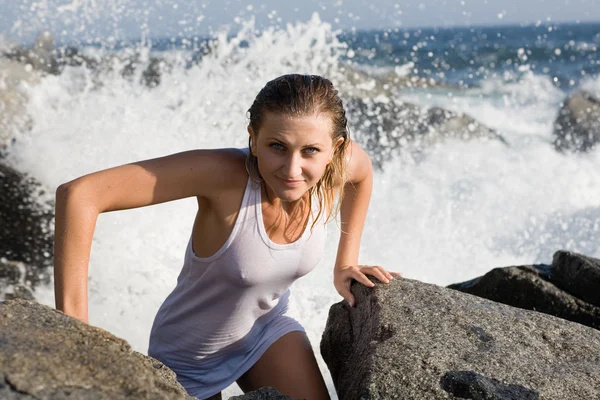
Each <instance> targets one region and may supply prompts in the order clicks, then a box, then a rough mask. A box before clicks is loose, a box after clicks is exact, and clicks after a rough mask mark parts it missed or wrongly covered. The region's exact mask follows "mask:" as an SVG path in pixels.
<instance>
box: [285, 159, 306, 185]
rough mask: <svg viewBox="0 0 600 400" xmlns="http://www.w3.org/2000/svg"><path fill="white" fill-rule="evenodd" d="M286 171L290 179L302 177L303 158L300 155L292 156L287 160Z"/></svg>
mask: <svg viewBox="0 0 600 400" xmlns="http://www.w3.org/2000/svg"><path fill="white" fill-rule="evenodd" d="M284 170H285V174H286V178H288V179H294V178H297V177H299V176H300V175H302V157H301V156H300V155H298V154H293V153H292V154H290V155H289V157H287V159H286V162H285V166H284Z"/></svg>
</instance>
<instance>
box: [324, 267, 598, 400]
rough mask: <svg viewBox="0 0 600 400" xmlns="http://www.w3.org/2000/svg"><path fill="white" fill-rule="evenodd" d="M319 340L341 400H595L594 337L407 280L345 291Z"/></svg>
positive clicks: (548, 320) (558, 322) (553, 321)
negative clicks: (351, 299) (348, 297)
mask: <svg viewBox="0 0 600 400" xmlns="http://www.w3.org/2000/svg"><path fill="white" fill-rule="evenodd" d="M352 292H353V293H354V296H356V300H357V306H356V307H355V308H349V307H348V306H347V305H346V304H345V303H344V302H341V303H338V304H334V305H333V306H332V307H331V309H330V313H329V318H328V321H327V326H326V328H325V332H324V333H323V338H322V341H321V354H322V355H323V358H324V359H325V361H326V363H327V365H328V366H329V369H330V371H331V375H332V378H333V381H334V384H335V387H336V389H337V392H338V395H339V398H340V399H422V400H426V399H444V398H447V399H448V398H449V399H455V398H471V399H537V398H540V399H553V400H561V399H565V400H566V399H569V400H573V399H597V398H599V397H600V384H599V382H600V332H598V331H596V330H595V329H592V328H589V327H586V326H583V325H579V324H575V323H572V322H569V321H565V320H562V319H558V318H554V317H552V316H549V315H546V314H541V313H537V312H534V311H527V310H522V309H519V308H515V307H510V306H507V305H504V304H499V303H496V302H493V301H490V300H486V299H482V298H479V297H475V296H471V295H469V294H465V293H461V292H458V291H455V290H450V289H446V288H442V287H439V286H435V285H429V284H425V283H420V282H417V281H412V280H407V279H395V280H394V281H392V282H391V283H390V284H387V285H382V284H377V285H376V286H375V288H373V289H369V288H366V287H364V286H363V285H360V284H356V283H355V284H354V285H353V286H352Z"/></svg>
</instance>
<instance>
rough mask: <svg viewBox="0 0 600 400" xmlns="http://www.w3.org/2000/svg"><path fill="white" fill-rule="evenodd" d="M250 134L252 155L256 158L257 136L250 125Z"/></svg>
mask: <svg viewBox="0 0 600 400" xmlns="http://www.w3.org/2000/svg"><path fill="white" fill-rule="evenodd" d="M248 134H249V135H250V154H252V155H253V156H254V157H256V139H257V138H256V134H255V133H254V129H252V127H251V126H250V125H248Z"/></svg>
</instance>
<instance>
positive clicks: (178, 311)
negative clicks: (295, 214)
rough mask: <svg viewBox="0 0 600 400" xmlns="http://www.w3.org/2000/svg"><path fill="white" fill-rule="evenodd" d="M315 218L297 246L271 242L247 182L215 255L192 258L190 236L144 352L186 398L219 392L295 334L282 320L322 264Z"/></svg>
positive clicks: (321, 231) (291, 323)
mask: <svg viewBox="0 0 600 400" xmlns="http://www.w3.org/2000/svg"><path fill="white" fill-rule="evenodd" d="M313 204H315V202H313ZM317 213H318V210H313V214H312V215H311V216H310V218H309V221H308V223H307V226H306V228H305V230H304V232H303V234H302V236H301V237H300V238H299V239H298V240H297V241H296V242H294V243H291V244H277V243H274V242H273V241H272V240H271V239H270V238H269V236H268V235H267V232H266V230H265V227H264V223H263V218H262V208H261V190H260V185H259V184H257V183H255V182H254V181H253V180H252V179H251V178H249V179H248V183H247V185H246V189H245V192H244V197H243V200H242V204H241V207H240V210H239V214H238V217H237V220H236V222H235V225H234V228H233V231H232V232H231V235H230V236H229V238H228V239H227V241H226V242H225V244H224V245H223V246H222V247H221V249H219V250H218V251H217V252H216V253H215V254H214V255H212V256H210V257H207V258H201V257H198V256H196V255H195V254H194V251H193V248H192V239H191V238H190V240H189V242H188V246H187V250H186V253H185V261H184V264H183V269H182V271H181V273H180V274H179V277H178V278H177V286H176V287H175V289H174V290H173V292H172V293H171V294H170V295H169V296H168V297H167V299H166V300H165V301H164V303H163V304H162V306H161V307H160V309H159V311H158V313H157V315H156V318H155V320H154V324H153V327H152V330H151V334H150V347H149V350H148V354H149V355H150V356H152V357H154V358H157V359H158V360H160V361H162V362H163V363H164V364H165V365H167V366H168V367H170V368H171V369H172V370H173V371H175V373H176V374H177V375H178V379H179V381H180V382H181V383H182V385H183V386H184V387H185V388H186V389H187V390H188V392H189V393H190V394H191V395H193V396H197V397H201V398H202V397H208V396H211V395H212V394H215V393H217V392H219V391H220V390H222V389H224V388H225V387H227V386H229V384H231V383H233V381H235V380H237V379H238V378H239V376H241V375H242V374H243V373H244V372H246V371H247V370H248V369H249V368H250V367H251V366H252V365H253V364H254V363H255V362H256V361H257V360H258V358H260V356H261V355H262V353H263V352H264V351H266V349H267V348H268V346H269V345H270V344H272V343H273V342H274V341H275V340H277V339H278V338H279V337H281V336H282V335H284V334H285V333H288V332H290V331H292V330H302V327H301V326H300V325H299V324H298V323H297V322H296V321H295V320H293V319H292V318H290V317H289V316H286V312H287V308H288V297H289V290H288V289H289V287H290V285H291V284H292V283H293V282H294V281H295V280H296V279H298V278H300V277H301V276H303V275H306V274H307V273H309V272H310V271H311V270H312V269H313V268H314V267H315V266H316V265H317V264H318V263H319V261H320V260H321V258H322V255H323V250H324V245H325V237H326V227H325V224H324V219H322V220H321V221H319V222H318V223H317V224H316V225H315V226H314V229H312V231H311V226H312V222H313V220H314V218H315V216H316V215H317Z"/></svg>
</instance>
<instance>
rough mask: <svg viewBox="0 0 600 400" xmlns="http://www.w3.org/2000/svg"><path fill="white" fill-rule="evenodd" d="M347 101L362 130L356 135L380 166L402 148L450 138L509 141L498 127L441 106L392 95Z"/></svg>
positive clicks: (357, 127)
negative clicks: (421, 104)
mask: <svg viewBox="0 0 600 400" xmlns="http://www.w3.org/2000/svg"><path fill="white" fill-rule="evenodd" d="M345 104H346V107H347V110H348V117H349V120H350V126H352V127H354V129H355V130H356V131H357V132H360V133H361V136H360V137H357V138H354V139H355V140H357V141H358V142H359V143H360V144H361V145H362V146H363V147H364V148H365V150H366V151H367V152H368V153H369V154H370V155H371V158H372V160H373V164H374V165H375V166H377V167H381V166H382V165H383V164H384V163H385V161H387V160H388V159H390V158H392V157H393V155H394V154H396V153H397V152H398V151H399V150H400V149H402V148H406V147H408V146H412V147H415V148H420V149H423V148H427V147H430V146H432V145H433V144H435V143H437V142H441V141H443V140H444V139H447V138H456V139H461V140H470V139H484V140H495V141H498V142H500V143H503V144H504V145H508V143H507V142H506V140H505V139H504V138H503V137H502V136H501V135H500V134H498V133H497V132H496V131H495V130H493V129H490V128H488V127H486V126H484V125H483V124H481V123H480V122H478V121H476V120H475V119H473V118H472V117H470V116H468V115H465V114H458V113H455V112H453V111H449V110H445V109H442V108H438V107H433V108H429V109H427V108H424V107H419V106H416V105H413V104H410V103H403V102H396V101H394V100H391V99H390V100H389V101H387V102H381V101H365V100H364V99H351V100H350V101H348V102H347V103H345ZM373 120H376V121H377V123H373Z"/></svg>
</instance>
